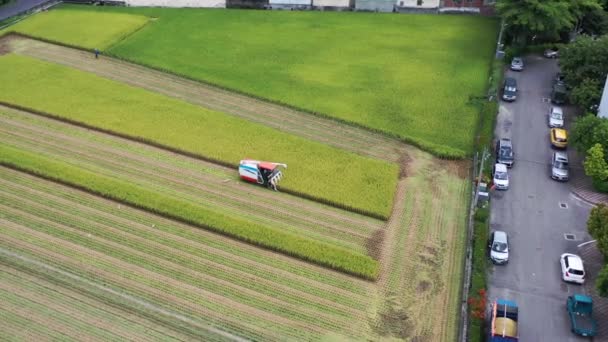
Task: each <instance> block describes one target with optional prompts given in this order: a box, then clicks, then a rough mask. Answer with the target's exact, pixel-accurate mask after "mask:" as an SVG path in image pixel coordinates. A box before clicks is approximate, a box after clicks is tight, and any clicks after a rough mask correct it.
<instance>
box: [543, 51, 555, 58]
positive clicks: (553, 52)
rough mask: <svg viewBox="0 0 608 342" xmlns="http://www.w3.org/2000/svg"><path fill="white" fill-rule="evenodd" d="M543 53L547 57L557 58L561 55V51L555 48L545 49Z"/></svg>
mask: <svg viewBox="0 0 608 342" xmlns="http://www.w3.org/2000/svg"><path fill="white" fill-rule="evenodd" d="M543 55H544V56H545V58H557V57H559V51H557V50H553V49H547V50H545V52H544V53H543Z"/></svg>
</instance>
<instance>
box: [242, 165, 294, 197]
mask: <svg viewBox="0 0 608 342" xmlns="http://www.w3.org/2000/svg"><path fill="white" fill-rule="evenodd" d="M280 167H283V168H287V164H282V163H273V162H265V161H259V160H250V159H245V160H241V162H240V163H239V176H240V177H241V179H242V180H244V181H247V182H250V183H257V184H260V185H263V186H266V187H268V188H269V189H273V190H275V191H277V184H278V183H279V181H280V180H281V178H283V173H282V172H281V170H280Z"/></svg>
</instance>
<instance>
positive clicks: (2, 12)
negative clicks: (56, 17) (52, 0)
mask: <svg viewBox="0 0 608 342" xmlns="http://www.w3.org/2000/svg"><path fill="white" fill-rule="evenodd" d="M47 1H48V0H15V1H13V2H11V3H9V4H7V5H4V6H0V21H1V20H4V19H6V18H9V17H12V16H14V15H16V14H19V13H21V12H23V11H27V10H29V9H30V8H32V7H35V6H38V5H40V4H41V3H44V2H47Z"/></svg>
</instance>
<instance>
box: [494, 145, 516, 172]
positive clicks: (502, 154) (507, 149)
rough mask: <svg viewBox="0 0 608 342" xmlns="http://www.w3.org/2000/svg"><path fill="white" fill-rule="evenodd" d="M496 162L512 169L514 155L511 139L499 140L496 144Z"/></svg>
mask: <svg viewBox="0 0 608 342" xmlns="http://www.w3.org/2000/svg"><path fill="white" fill-rule="evenodd" d="M496 162H497V163H499V164H505V165H507V167H513V163H514V162H515V153H514V152H513V143H512V142H511V139H504V138H503V139H500V140H498V141H497V142H496Z"/></svg>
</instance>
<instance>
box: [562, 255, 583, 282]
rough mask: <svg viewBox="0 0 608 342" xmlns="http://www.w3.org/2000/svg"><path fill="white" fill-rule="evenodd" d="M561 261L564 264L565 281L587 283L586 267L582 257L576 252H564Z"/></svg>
mask: <svg viewBox="0 0 608 342" xmlns="http://www.w3.org/2000/svg"><path fill="white" fill-rule="evenodd" d="M559 263H560V265H561V266H562V279H564V281H568V282H572V283H578V284H584V283H585V268H584V267H583V260H582V259H581V257H579V256H578V255H576V254H569V253H564V254H562V256H561V257H560V258H559Z"/></svg>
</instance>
